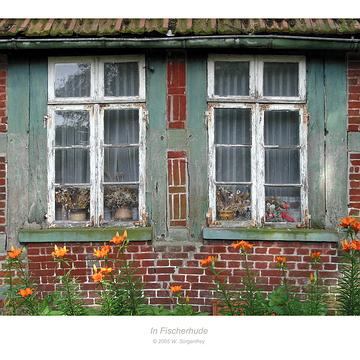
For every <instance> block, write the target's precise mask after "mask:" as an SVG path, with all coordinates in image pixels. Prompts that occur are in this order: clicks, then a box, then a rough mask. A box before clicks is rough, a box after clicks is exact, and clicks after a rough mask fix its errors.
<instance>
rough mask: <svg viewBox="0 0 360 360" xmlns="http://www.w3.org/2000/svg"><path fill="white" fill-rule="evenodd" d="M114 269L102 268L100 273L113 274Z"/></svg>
mask: <svg viewBox="0 0 360 360" xmlns="http://www.w3.org/2000/svg"><path fill="white" fill-rule="evenodd" d="M112 271H113V269H112V268H111V267H104V268H103V267H102V268H100V272H101V273H103V274H111V273H112Z"/></svg>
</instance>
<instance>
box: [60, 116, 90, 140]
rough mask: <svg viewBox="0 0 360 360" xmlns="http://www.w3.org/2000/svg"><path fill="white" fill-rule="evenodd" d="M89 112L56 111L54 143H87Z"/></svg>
mask: <svg viewBox="0 0 360 360" xmlns="http://www.w3.org/2000/svg"><path fill="white" fill-rule="evenodd" d="M89 133H90V129H89V112H88V111H82V110H80V111H79V110H77V111H72V110H71V111H69V110H66V111H56V112H55V145H56V146H72V145H84V146H86V145H89Z"/></svg>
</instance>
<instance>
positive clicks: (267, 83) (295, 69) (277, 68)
mask: <svg viewBox="0 0 360 360" xmlns="http://www.w3.org/2000/svg"><path fill="white" fill-rule="evenodd" d="M264 96H299V64H298V63H280V62H265V63H264Z"/></svg>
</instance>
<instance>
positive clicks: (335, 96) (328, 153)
mask: <svg viewBox="0 0 360 360" xmlns="http://www.w3.org/2000/svg"><path fill="white" fill-rule="evenodd" d="M324 64H325V104H326V107H325V128H326V132H327V134H326V139H325V141H326V143H325V145H326V146H325V159H326V162H325V177H326V186H325V189H326V190H325V195H326V226H327V227H335V226H336V225H337V223H338V221H339V219H340V218H341V217H343V216H346V215H347V213H348V208H347V186H346V184H347V182H348V158H347V62H346V58H345V56H338V57H335V56H332V57H326V58H325V63H324Z"/></svg>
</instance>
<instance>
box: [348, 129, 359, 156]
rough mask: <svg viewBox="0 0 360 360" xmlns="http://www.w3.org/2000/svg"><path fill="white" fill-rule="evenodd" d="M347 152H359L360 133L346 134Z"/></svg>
mask: <svg viewBox="0 0 360 360" xmlns="http://www.w3.org/2000/svg"><path fill="white" fill-rule="evenodd" d="M348 150H349V151H354V152H360V133H359V132H358V133H355V132H352V133H351V132H349V133H348Z"/></svg>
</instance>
